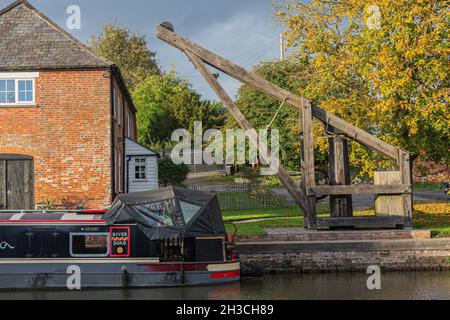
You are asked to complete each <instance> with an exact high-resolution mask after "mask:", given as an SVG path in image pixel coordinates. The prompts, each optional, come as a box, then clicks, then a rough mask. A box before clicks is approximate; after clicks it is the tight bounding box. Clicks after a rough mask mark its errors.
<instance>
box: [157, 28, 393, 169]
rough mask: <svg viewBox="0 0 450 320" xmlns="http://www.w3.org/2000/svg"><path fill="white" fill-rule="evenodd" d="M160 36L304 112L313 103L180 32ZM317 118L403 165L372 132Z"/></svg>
mask: <svg viewBox="0 0 450 320" xmlns="http://www.w3.org/2000/svg"><path fill="white" fill-rule="evenodd" d="M156 34H157V37H158V38H159V39H161V40H163V41H165V42H167V43H169V44H170V45H172V46H174V47H176V48H178V49H180V50H181V51H183V52H186V51H189V52H191V53H193V54H194V55H196V56H197V57H199V58H200V59H201V60H203V62H205V63H206V64H208V65H210V66H212V67H214V68H216V69H218V70H220V71H222V72H224V73H226V74H227V75H229V76H231V77H233V78H235V79H237V80H239V81H241V82H244V83H246V84H248V85H250V86H253V87H255V88H257V89H259V90H261V91H263V92H265V93H267V94H269V95H271V96H273V97H275V98H277V99H278V100H280V101H286V103H288V104H289V105H291V106H293V107H294V108H297V109H298V110H299V111H301V112H302V106H303V105H305V104H311V102H310V101H309V100H308V99H306V98H304V97H299V96H297V95H294V94H292V93H290V92H289V91H287V90H284V89H282V88H280V87H278V86H276V85H274V84H273V83H271V82H269V81H266V80H264V79H262V78H260V77H259V76H257V75H256V74H254V73H252V72H249V71H247V70H245V69H244V68H242V67H240V66H238V65H236V64H235V63H233V62H231V61H229V60H227V59H224V58H222V57H220V56H218V55H217V54H215V53H213V52H211V51H209V50H207V49H204V48H202V47H201V46H199V45H197V44H195V43H193V42H192V41H190V40H187V39H185V38H183V37H181V36H179V35H177V34H176V33H174V32H172V31H170V30H168V29H166V28H164V27H162V26H157V27H156ZM313 116H314V117H316V118H317V119H319V120H321V121H322V122H323V123H326V124H329V125H331V126H333V127H335V128H336V129H338V130H339V131H340V132H341V133H342V134H345V135H347V136H348V137H349V138H351V139H354V140H355V141H357V142H359V143H361V144H363V145H365V146H367V147H369V148H371V149H372V150H374V151H376V152H378V153H380V154H382V155H383V156H386V157H387V158H389V159H391V160H394V161H396V163H397V164H398V163H399V159H398V151H397V148H395V147H393V146H391V145H389V144H387V143H386V142H384V141H382V140H380V139H378V138H377V137H375V136H373V135H371V134H370V133H368V132H366V131H364V130H361V129H359V128H357V127H356V126H354V125H352V124H350V123H348V122H346V121H345V120H343V119H340V118H339V117H337V116H335V115H333V114H332V113H329V112H327V111H325V110H323V109H321V108H319V107H317V106H313Z"/></svg>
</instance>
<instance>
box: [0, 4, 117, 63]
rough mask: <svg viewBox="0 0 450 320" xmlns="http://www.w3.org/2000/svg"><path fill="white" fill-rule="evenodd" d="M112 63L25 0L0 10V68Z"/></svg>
mask: <svg viewBox="0 0 450 320" xmlns="http://www.w3.org/2000/svg"><path fill="white" fill-rule="evenodd" d="M112 66H113V63H112V62H110V61H108V60H106V59H104V58H102V57H100V56H98V55H96V54H95V53H93V52H92V51H91V50H89V49H88V48H87V47H86V46H85V45H83V44H82V43H81V42H80V41H78V40H77V39H75V38H74V37H72V36H71V35H70V34H69V33H67V32H66V31H64V30H63V29H62V28H60V27H59V26H58V25H56V24H55V23H53V22H52V21H51V20H50V19H49V18H47V17H46V16H45V15H44V14H42V13H41V12H40V11H39V10H37V9H35V8H34V7H33V6H32V5H30V4H29V3H28V2H27V1H26V0H19V1H16V2H14V3H12V4H11V5H9V6H8V7H6V8H5V9H3V10H1V11H0V70H8V71H10V70H38V69H71V68H102V67H105V68H106V67H112Z"/></svg>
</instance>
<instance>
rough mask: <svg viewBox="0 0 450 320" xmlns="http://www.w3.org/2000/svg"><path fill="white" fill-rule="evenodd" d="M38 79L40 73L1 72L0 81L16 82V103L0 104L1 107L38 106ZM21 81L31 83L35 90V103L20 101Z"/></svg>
mask: <svg viewBox="0 0 450 320" xmlns="http://www.w3.org/2000/svg"><path fill="white" fill-rule="evenodd" d="M36 78H39V73H38V72H11V73H9V72H0V80H3V81H8V80H13V81H15V102H13V103H12V102H6V103H0V106H35V105H36ZM19 81H31V82H32V89H33V101H23V102H20V101H19Z"/></svg>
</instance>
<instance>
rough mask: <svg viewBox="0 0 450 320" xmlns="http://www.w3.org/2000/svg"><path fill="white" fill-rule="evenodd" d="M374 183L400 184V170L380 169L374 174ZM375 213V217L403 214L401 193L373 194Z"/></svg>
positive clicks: (402, 215)
mask: <svg viewBox="0 0 450 320" xmlns="http://www.w3.org/2000/svg"><path fill="white" fill-rule="evenodd" d="M374 184H375V185H401V184H402V175H401V172H400V171H380V172H375V174H374ZM375 213H376V215H377V217H386V216H388V217H391V216H400V217H404V216H405V208H404V205H403V196H402V195H400V194H399V195H387V194H376V195H375Z"/></svg>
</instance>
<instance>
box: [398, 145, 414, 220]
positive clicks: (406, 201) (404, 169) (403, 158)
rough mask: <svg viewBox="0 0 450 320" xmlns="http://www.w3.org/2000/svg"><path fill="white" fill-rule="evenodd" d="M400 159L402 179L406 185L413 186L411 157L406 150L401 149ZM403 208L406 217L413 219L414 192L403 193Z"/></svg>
mask: <svg viewBox="0 0 450 320" xmlns="http://www.w3.org/2000/svg"><path fill="white" fill-rule="evenodd" d="M399 159H400V174H401V180H402V183H403V184H404V185H407V186H409V187H410V188H411V187H412V175H413V174H412V170H411V157H410V154H409V153H408V152H406V151H403V150H400V151H399ZM403 209H404V214H405V217H408V218H410V219H412V214H413V197H412V194H403Z"/></svg>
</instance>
